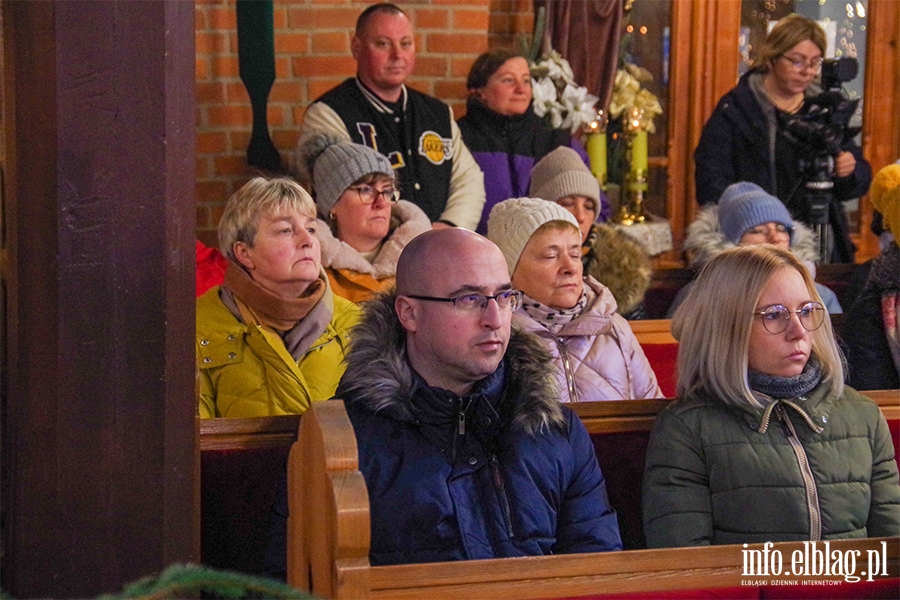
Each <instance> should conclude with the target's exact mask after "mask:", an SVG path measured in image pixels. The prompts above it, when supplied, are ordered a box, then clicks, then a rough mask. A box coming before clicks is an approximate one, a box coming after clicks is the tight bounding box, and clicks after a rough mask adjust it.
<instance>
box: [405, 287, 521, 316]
mask: <svg viewBox="0 0 900 600" xmlns="http://www.w3.org/2000/svg"><path fill="white" fill-rule="evenodd" d="M522 296H523V294H522V292H521V291H519V290H506V291H504V292H500V293H499V294H495V295H493V296H486V295H484V294H463V295H461V296H454V297H452V298H435V297H434V296H417V295H414V294H406V297H407V298H414V299H416V300H426V301H428V302H451V303H453V306H454V307H455V308H456V310H457V312H475V311H476V310H485V309H486V308H487V305H488V302H489V301H490V300H493V301H495V302H496V303H497V308H499V309H500V310H510V311H513V310H516V308H518V307H519V305H520V304H521V303H522Z"/></svg>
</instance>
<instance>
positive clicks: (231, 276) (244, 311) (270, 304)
mask: <svg viewBox="0 0 900 600" xmlns="http://www.w3.org/2000/svg"><path fill="white" fill-rule="evenodd" d="M222 287H224V288H225V289H227V290H228V291H229V292H231V293H232V294H233V295H234V297H235V299H236V300H237V304H238V308H239V309H240V310H241V316H242V317H243V318H244V322H245V323H253V324H256V325H264V326H266V327H271V328H272V329H275V330H277V331H287V330H288V329H291V328H292V327H294V325H296V324H297V322H298V321H300V320H301V319H303V318H304V317H305V316H306V315H308V314H309V311H311V310H312V308H313V307H314V306H315V305H316V304H317V303H318V302H319V300H321V299H322V296H323V295H324V294H325V282H324V281H323V280H322V279H317V280H316V281H314V282H312V283H310V284H309V287H307V288H306V291H305V292H304V293H303V295H302V296H300V297H298V298H285V297H284V296H281V295H279V294H276V293H275V292H273V291H271V290H268V289H266V288H264V287H263V286H261V285H260V284H258V283H257V282H256V281H254V280H253V278H252V277H250V275H248V274H247V272H246V271H244V270H243V269H242V268H240V267H239V266H237V265H236V264H234V263H231V264H229V265H228V269H226V270H225V282H224V283H223V284H222ZM242 305H243V306H242Z"/></svg>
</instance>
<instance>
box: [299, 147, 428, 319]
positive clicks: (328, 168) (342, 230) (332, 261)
mask: <svg viewBox="0 0 900 600" xmlns="http://www.w3.org/2000/svg"><path fill="white" fill-rule="evenodd" d="M303 156H304V158H305V160H306V161H307V164H306V168H307V170H308V172H309V173H310V174H311V175H312V181H313V186H314V191H315V196H316V205H317V207H318V211H319V215H320V222H319V227H318V229H317V230H316V236H317V237H318V238H319V241H320V242H321V244H322V266H323V267H324V268H325V272H326V273H327V274H328V280H329V281H330V282H331V288H332V289H333V290H334V293H335V294H337V295H338V296H341V297H343V298H346V299H347V300H350V301H351V302H362V301H364V300H368V299H369V298H371V297H372V296H373V295H375V294H376V293H378V292H381V291H384V290H386V289H388V288H389V287H391V286H392V285H393V284H394V277H395V274H396V272H397V260H398V259H399V258H400V252H402V251H403V248H404V247H405V246H406V244H408V243H409V242H410V241H411V240H412V239H413V238H414V237H416V236H417V235H419V234H420V233H423V232H425V231H429V230H430V229H431V221H429V220H428V217H427V216H426V214H425V213H424V212H423V211H422V209H420V208H419V207H418V206H416V205H415V204H413V203H412V202H407V201H405V200H400V190H399V189H398V187H397V180H396V177H395V175H394V169H393V167H392V166H391V161H390V160H389V159H388V158H387V157H386V156H383V155H382V154H379V153H378V152H376V151H374V150H372V149H371V148H368V147H367V146H363V145H361V144H352V143H349V142H342V141H340V140H338V139H337V138H335V137H331V136H327V135H321V136H316V137H314V138H312V139H311V140H309V141H308V142H307V143H306V145H305V146H304V152H303Z"/></svg>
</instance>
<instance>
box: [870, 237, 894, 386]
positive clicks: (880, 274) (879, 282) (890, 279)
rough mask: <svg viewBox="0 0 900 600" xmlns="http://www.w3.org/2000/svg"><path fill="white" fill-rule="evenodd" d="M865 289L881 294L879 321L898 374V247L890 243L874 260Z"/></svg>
mask: <svg viewBox="0 0 900 600" xmlns="http://www.w3.org/2000/svg"><path fill="white" fill-rule="evenodd" d="M866 289H873V290H876V291H878V292H880V293H881V320H882V323H883V324H884V336H885V338H887V343H888V347H889V348H890V349H891V358H892V359H893V361H894V368H895V369H897V372H898V373H900V320H898V319H897V313H898V312H900V247H898V246H897V242H896V241H893V242H891V243H890V244H889V245H888V247H887V248H885V249H884V252H882V253H881V254H880V255H879V256H878V257H877V258H875V260H873V261H872V270H871V271H869V279H868V280H867V281H866Z"/></svg>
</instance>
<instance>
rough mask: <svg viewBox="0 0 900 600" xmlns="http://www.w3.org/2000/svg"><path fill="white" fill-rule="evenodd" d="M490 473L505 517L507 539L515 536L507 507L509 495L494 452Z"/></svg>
mask: <svg viewBox="0 0 900 600" xmlns="http://www.w3.org/2000/svg"><path fill="white" fill-rule="evenodd" d="M491 473H492V474H493V475H494V485H495V486H496V487H497V490H498V492H499V496H500V504H501V505H502V506H503V516H504V518H505V519H506V533H507V534H509V539H513V538H515V537H516V534H514V533H513V528H512V513H511V511H510V509H509V497H508V496H507V495H506V485H505V484H504V483H503V474H502V473H500V461H499V460H497V455H496V454H491Z"/></svg>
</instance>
